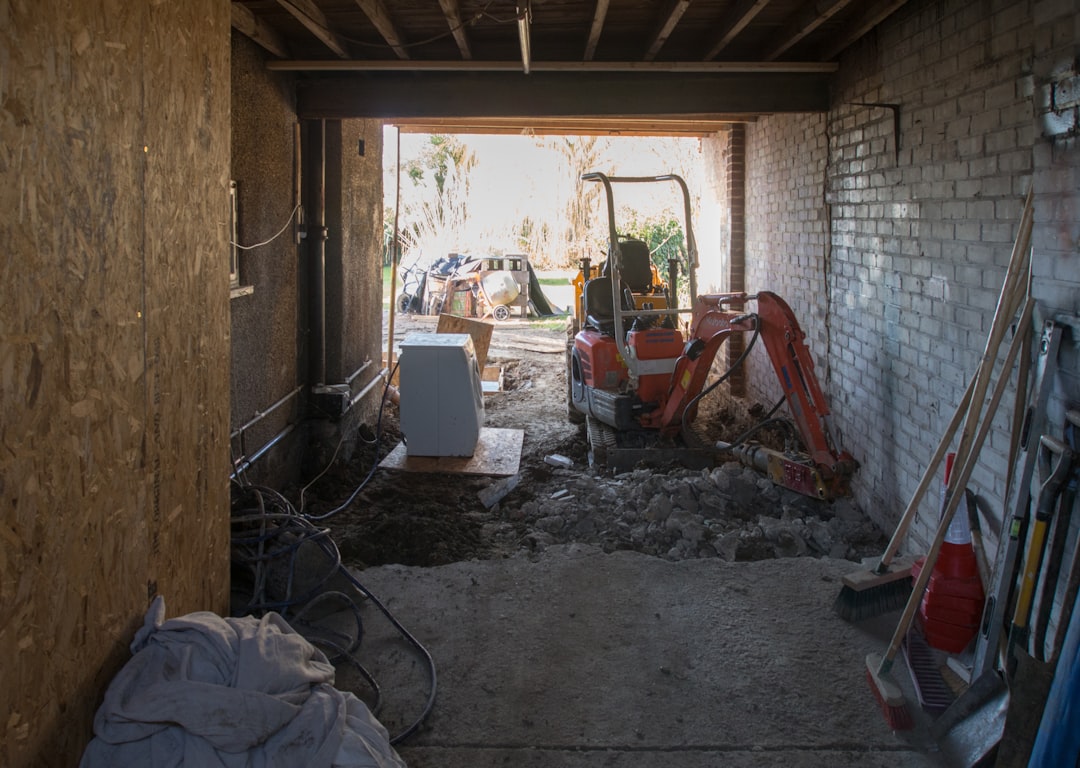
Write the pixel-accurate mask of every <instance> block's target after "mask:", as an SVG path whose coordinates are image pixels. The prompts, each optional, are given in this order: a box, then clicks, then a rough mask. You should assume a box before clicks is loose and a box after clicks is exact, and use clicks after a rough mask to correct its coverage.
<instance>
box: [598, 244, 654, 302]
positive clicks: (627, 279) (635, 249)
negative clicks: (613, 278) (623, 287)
mask: <svg viewBox="0 0 1080 768" xmlns="http://www.w3.org/2000/svg"><path fill="white" fill-rule="evenodd" d="M619 251H620V252H621V253H622V261H621V262H620V264H619V277H620V278H621V279H622V281H623V282H624V283H626V284H627V285H628V286H630V290H632V291H633V292H634V293H650V292H651V291H652V287H653V273H652V261H651V260H650V259H649V246H648V244H647V243H646V242H645V241H644V240H623V241H622V242H621V243H619ZM608 261H610V259H609V260H608ZM604 274H605V275H606V274H608V262H604Z"/></svg>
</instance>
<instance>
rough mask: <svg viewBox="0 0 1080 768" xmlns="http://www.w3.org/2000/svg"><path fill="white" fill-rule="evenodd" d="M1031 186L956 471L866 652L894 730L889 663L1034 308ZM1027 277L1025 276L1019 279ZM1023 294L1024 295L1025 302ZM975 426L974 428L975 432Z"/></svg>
mask: <svg viewBox="0 0 1080 768" xmlns="http://www.w3.org/2000/svg"><path fill="white" fill-rule="evenodd" d="M1032 199H1033V198H1032V191H1031V190H1028V194H1027V199H1026V200H1025V201H1024V211H1023V214H1022V215H1021V217H1020V229H1019V233H1018V234H1017V238H1016V242H1015V244H1014V245H1013V253H1012V258H1011V259H1010V261H1009V269H1008V271H1007V272H1006V274H1005V282H1004V284H1003V285H1002V287H1001V295H1000V297H999V298H998V304H997V308H996V310H995V312H994V320H993V323H992V324H991V326H990V333H989V336H988V337H987V340H986V348H985V349H984V350H983V355H982V359H981V360H980V361H979V365H978V368H977V369H976V373H975V378H974V381H973V386H972V387H971V388H970V390H971V402H970V404H969V407H968V410H967V414H966V417H965V419H964V429H963V432H962V433H961V435H960V445H959V447H958V448H957V451H956V462H957V464H958V465H959V466H960V469H959V471H956V472H954V473H953V476H952V477H951V478H950V482H949V483H948V485H947V488H946V491H945V508H944V509H943V510H942V513H941V521H940V522H939V523H938V527H937V531H936V532H935V534H934V540H933V542H932V543H931V545H930V551H929V552H927V553H926V562H925V563H924V565H923V567H922V570H921V571H920V572H919V577H918V578H917V579H916V580H915V583H914V584H913V585H912V587H911V595H910V596H909V597H908V600H907V605H906V606H905V607H904V612H903V614H902V615H901V617H900V622H899V623H898V624H897V626H896V631H895V632H894V633H893V637H892V640H891V641H890V643H889V647H888V649H887V650H886V651H885V654H884V655H880V654H877V653H871V654H869V655H868V656H867V657H866V679H867V682H869V684H870V691H871V693H873V694H874V697H875V698H876V699H877V702H878V705H879V706H880V707H881V712H882V714H883V715H884V716H885V721H886V722H887V723H888V724H889V725H890V726H891V727H892V728H893V729H894V730H906V729H910V728H911V727H912V726H913V720H912V717H911V712H910V711H909V710H908V708H907V704H906V702H905V701H904V695H903V693H902V692H901V690H900V687H899V686H898V685H897V684H896V682H895V681H894V680H893V679H892V678H891V676H890V672H891V670H892V666H893V662H894V661H895V660H896V655H897V653H898V652H899V651H900V645H901V643H903V641H904V637H905V635H907V632H908V630H909V629H910V628H911V624H912V621H914V619H915V612H916V610H917V609H918V607H919V603H920V602H921V601H922V597H923V592H924V591H925V590H926V585H927V583H928V582H929V580H930V575H931V572H932V571H933V569H934V563H935V562H937V557H938V553H939V552H940V551H941V547H942V545H943V544H944V542H945V534H946V532H947V531H948V530H949V525H950V524H951V523H952V519H953V515H954V514H955V513H956V510H957V508H958V507H959V506H960V500H961V499H963V498H964V492H963V489H964V488H967V483H968V480H969V479H970V478H971V473H972V471H973V470H974V469H975V464H976V463H977V462H978V458H979V451H980V450H981V449H982V445H983V443H984V442H985V441H986V436H987V435H988V434H989V432H990V427H991V425H992V422H993V416H994V413H995V412H996V411H997V408H998V405H999V404H1000V403H1001V398H1002V397H1003V396H1004V395H1005V390H1006V389H1007V385H1008V380H1009V375H1008V374H1009V371H1011V369H1012V367H1013V365H1014V364H1015V362H1016V358H1017V355H1018V354H1019V352H1020V348H1021V347H1022V346H1023V337H1024V335H1025V334H1027V333H1029V327H1028V326H1029V325H1030V323H1031V315H1032V312H1033V311H1034V308H1035V301H1034V299H1032V298H1031V297H1030V291H1029V283H1030V275H1029V272H1030V267H1031V251H1030V244H1031V227H1032V219H1033V210H1032V208H1033V205H1032ZM1025 277H1028V280H1025V279H1024V278H1025ZM1025 296H1027V300H1026V301H1025V300H1024V299H1025ZM1022 302H1023V307H1024V308H1023V312H1022V313H1021V317H1020V320H1019V322H1018V324H1017V332H1016V335H1015V336H1014V337H1013V339H1012V342H1011V343H1010V344H1009V351H1008V354H1007V356H1006V358H1005V363H1004V365H1003V366H1002V369H1001V370H1002V375H1001V376H1000V378H999V379H998V382H997V385H996V386H995V387H994V392H993V395H992V396H991V398H990V402H989V404H988V405H987V408H986V416H985V418H982V420H981V422H980V415H981V413H982V409H981V406H982V404H983V402H984V401H985V399H986V393H987V390H988V389H989V388H990V379H991V377H992V375H993V371H994V362H995V361H996V360H997V354H998V350H999V348H1000V347H1001V342H1002V340H1003V339H1004V338H1005V334H1006V332H1007V331H1008V328H1009V325H1010V323H1011V321H1012V319H1013V317H1014V316H1015V315H1016V310H1017V308H1018V307H1019V306H1020V305H1021V303H1022ZM976 427H978V432H977V433H976Z"/></svg>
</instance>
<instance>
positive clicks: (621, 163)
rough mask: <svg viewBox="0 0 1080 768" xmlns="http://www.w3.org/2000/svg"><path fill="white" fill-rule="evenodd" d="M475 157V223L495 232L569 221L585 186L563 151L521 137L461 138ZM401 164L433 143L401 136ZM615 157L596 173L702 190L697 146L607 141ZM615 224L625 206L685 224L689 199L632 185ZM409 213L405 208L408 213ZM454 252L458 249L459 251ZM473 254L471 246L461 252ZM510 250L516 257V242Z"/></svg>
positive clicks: (671, 190)
mask: <svg viewBox="0 0 1080 768" xmlns="http://www.w3.org/2000/svg"><path fill="white" fill-rule="evenodd" d="M457 138H458V139H459V140H460V141H462V143H464V144H465V145H466V146H467V147H468V148H469V149H470V150H471V151H472V152H473V154H474V155H475V157H476V160H477V162H476V166H475V167H474V168H473V170H472V171H471V173H470V197H469V203H468V210H469V212H470V219H472V218H475V219H477V220H478V222H482V226H484V227H486V228H487V229H488V230H491V229H497V228H499V227H500V226H501V225H512V224H514V223H517V222H520V221H522V220H523V218H525V217H526V216H528V217H530V218H532V219H533V220H534V221H545V222H546V221H552V220H553V219H557V218H558V217H560V216H562V215H563V211H564V209H565V201H566V200H568V199H569V198H570V196H572V195H574V194H577V191H578V190H580V189H581V185H582V184H583V183H585V182H582V181H580V180H579V179H576V178H570V176H571V174H570V171H569V169H568V168H566V166H565V163H564V161H562V157H561V155H560V154H559V153H558V152H555V151H553V150H551V149H549V148H546V147H541V146H538V142H537V139H535V138H533V137H531V136H517V135H460V136H458V137H457ZM397 140H398V136H397V130H396V129H395V128H393V127H390V126H388V127H387V128H385V129H384V159H383V166H384V168H385V169H386V171H387V173H386V184H385V194H386V205H387V206H388V207H390V208H392V207H393V205H394V198H395V186H394V178H395V173H394V166H395V157H396V146H397ZM400 141H401V161H402V165H403V166H404V165H405V164H406V163H407V162H408V161H409V160H411V159H414V158H416V157H419V156H420V154H421V153H422V151H423V148H424V147H425V146H428V145H429V144H430V137H429V136H428V135H426V134H413V133H402V134H401V136H400ZM603 143H604V144H605V145H606V147H607V149H608V151H606V152H605V153H604V154H603V156H602V157H603V159H602V160H600V161H598V163H599V165H598V167H596V168H593V169H592V170H596V171H601V172H603V173H607V174H608V175H623V176H658V175H662V174H666V173H677V174H679V175H680V176H682V177H683V178H684V179H685V180H686V181H687V183H688V184H689V185H690V187H691V190H692V191H693V190H694V188H695V184H696V180H697V177H698V176H699V174H698V166H699V165H700V160H701V156H700V154H699V142H698V140H697V139H654V138H636V137H612V138H609V139H605V140H604V142H603ZM408 189H409V186H408V180H407V179H405V183H404V184H403V185H402V193H403V195H406V194H408ZM614 194H615V202H616V218H617V219H618V218H619V211H620V210H621V209H622V208H623V207H624V206H625V207H629V208H633V209H635V210H637V211H638V212H640V213H641V214H643V215H648V214H649V213H660V212H662V211H663V210H664V209H670V210H674V211H678V212H679V214H680V215H679V218H680V219H681V208H682V197H681V193H680V191H679V189H678V187H677V186H676V185H675V184H628V185H618V186H616V187H615V190H614ZM403 210H404V206H403ZM443 247H448V248H449V249H450V250H454V247H449V246H443ZM456 248H457V249H460V250H461V251H468V250H469V248H470V246H469V244H467V243H462V244H459V245H458V246H456ZM506 248H508V249H510V250H513V249H514V246H513V244H511V243H507V244H506Z"/></svg>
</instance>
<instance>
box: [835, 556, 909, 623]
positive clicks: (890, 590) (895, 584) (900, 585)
mask: <svg viewBox="0 0 1080 768" xmlns="http://www.w3.org/2000/svg"><path fill="white" fill-rule="evenodd" d="M913 563H914V559H913V558H909V557H898V558H896V559H894V560H893V561H892V562H891V563H890V564H889V565H887V566H881V565H878V566H876V567H870V568H864V569H862V570H858V571H854V572H852V573H849V574H846V575H845V576H844V578H843V586H842V587H841V589H840V594H839V595H837V596H836V601H835V602H834V603H833V610H835V611H836V613H837V615H838V616H839V617H840V618H842V619H843V620H844V621H865V620H866V619H872V618H874V617H875V616H881V615H882V614H885V613H890V612H892V611H898V610H900V609H901V608H903V607H904V606H905V605H907V601H908V598H909V597H911V567H912V564H913Z"/></svg>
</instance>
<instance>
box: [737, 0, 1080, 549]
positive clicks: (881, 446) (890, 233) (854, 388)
mask: <svg viewBox="0 0 1080 768" xmlns="http://www.w3.org/2000/svg"><path fill="white" fill-rule="evenodd" d="M1075 18H1076V8H1075V2H1074V0H1039V1H1038V2H1004V1H1003V0H1002V1H997V0H995V1H994V2H990V3H969V2H966V0H942V1H940V2H934V1H933V0H913V1H912V2H910V3H908V4H907V5H905V6H904V7H903V8H902V9H901V10H900V11H898V12H897V13H896V14H894V15H893V17H891V18H890V19H888V20H887V21H886V22H884V23H883V24H882V25H880V26H879V28H878V29H877V30H875V32H874V33H872V38H873V44H870V42H869V41H866V42H864V43H860V44H856V45H855V46H853V47H852V49H850V50H849V51H847V52H845V53H844V55H843V57H842V59H841V69H840V72H839V73H838V74H837V76H836V78H835V84H834V98H833V108H832V109H831V111H830V112H829V113H828V114H827V115H798V116H775V117H768V118H764V119H761V120H759V121H758V122H756V123H752V124H749V125H748V127H747V166H746V167H747V178H748V185H747V186H748V198H747V288H748V290H750V291H756V290H763V289H769V290H774V291H776V292H777V293H779V294H780V295H782V296H783V297H784V298H785V299H787V300H788V301H789V303H790V304H791V305H792V307H793V309H794V310H795V313H796V315H797V317H798V319H799V321H800V323H801V324H802V325H803V328H804V330H805V331H806V332H807V338H808V342H809V344H810V347H811V350H812V352H813V354H814V357H815V360H816V361H817V372H818V377H819V379H820V380H821V382H822V384H823V386H824V387H825V389H826V393H827V395H828V397H829V399H830V403H831V406H832V410H833V412H834V418H835V421H836V424H837V426H838V427H839V429H840V431H841V434H842V435H843V441H844V446H845V447H846V448H848V449H849V450H851V451H852V452H853V453H854V454H855V456H856V457H857V458H858V459H859V460H860V461H861V462H862V465H863V466H862V468H861V469H860V471H859V473H858V478H857V482H856V489H855V490H856V495H857V499H858V501H859V502H860V503H861V505H862V506H863V508H864V509H865V510H867V512H868V513H870V514H871V515H872V516H873V517H874V518H875V520H876V521H877V522H879V523H880V524H882V525H883V526H885V527H886V528H891V526H892V525H893V524H894V523H895V521H896V519H897V517H898V515H899V513H900V512H901V511H902V509H903V507H904V506H905V503H906V501H907V499H908V498H910V495H911V493H912V492H913V491H914V488H915V486H916V484H917V482H918V479H919V477H920V476H921V474H922V472H923V468H924V467H925V464H926V461H927V459H928V458H929V456H930V454H931V453H932V452H933V449H934V447H935V446H936V445H937V443H938V440H939V439H940V436H941V433H942V430H943V429H944V427H945V425H946V423H947V422H948V420H949V418H950V417H951V416H952V413H953V411H954V409H955V407H956V404H957V402H958V401H959V399H960V396H961V394H962V393H963V390H964V387H965V386H966V384H967V382H968V380H969V379H970V377H971V376H972V375H973V373H974V370H975V368H976V365H977V362H978V360H979V358H980V356H981V353H982V350H983V348H984V346H985V343H986V335H987V332H988V330H989V327H990V322H991V318H992V315H993V313H994V310H995V308H996V306H997V302H998V297H999V293H1000V290H1001V284H1002V281H1003V279H1004V275H1005V269H1006V266H1007V264H1008V261H1009V258H1010V255H1011V252H1012V246H1013V241H1014V238H1015V235H1016V231H1017V224H1018V219H1019V216H1020V210H1021V207H1022V202H1023V197H1024V195H1025V193H1026V192H1027V189H1028V188H1029V186H1030V185H1031V184H1032V183H1034V185H1035V189H1036V194H1037V198H1036V231H1035V234H1034V241H1033V242H1034V259H1033V261H1034V267H1033V269H1034V290H1035V295H1036V298H1037V299H1038V300H1039V302H1040V308H1041V309H1042V310H1043V312H1044V313H1045V314H1048V315H1050V316H1052V315H1053V314H1054V313H1060V312H1064V313H1071V314H1078V315H1080V223H1078V219H1080V159H1078V156H1080V149H1078V143H1080V142H1078V141H1077V125H1080V116H1078V115H1077V114H1076V112H1077V110H1080V104H1078V102H1077V99H1076V98H1074V95H1075V94H1076V92H1077V91H1080V87H1077V85H1076V84H1077V82H1078V81H1077V77H1076V72H1075V71H1074V69H1075V52H1076V48H1077V46H1078V45H1080V39H1078V38H1080V28H1078V26H1077V25H1076V22H1075ZM855 102H887V103H895V104H898V105H900V110H901V112H900V115H901V136H900V158H899V163H897V162H896V159H895V154H894V152H895V144H894V141H895V137H894V136H893V135H892V115H891V114H890V113H889V111H888V110H884V109H870V108H866V107H859V106H855ZM1070 110H1071V111H1070ZM1048 131H1050V132H1048ZM1053 131H1057V133H1053ZM826 201H827V204H826ZM830 217H831V225H830ZM826 235H828V239H827V240H826ZM826 316H827V317H828V320H829V322H828V323H826V322H825V318H826ZM1066 347H1068V348H1067V349H1066V350H1065V351H1064V352H1063V353H1062V356H1061V362H1062V365H1063V372H1062V374H1061V375H1060V376H1059V377H1058V383H1057V385H1056V395H1055V402H1054V403H1053V404H1052V406H1051V418H1052V419H1056V420H1057V421H1056V423H1057V424H1060V423H1061V419H1062V418H1063V412H1064V409H1065V407H1066V406H1067V405H1070V404H1071V405H1072V406H1074V407H1075V406H1076V405H1077V404H1078V403H1080V374H1078V373H1077V369H1078V361H1077V352H1076V350H1075V348H1073V347H1071V346H1070V345H1066ZM1003 353H1004V350H1002V356H1003ZM772 376H773V374H772V373H771V370H769V368H768V367H767V363H766V362H765V361H764V359H763V357H761V356H758V357H755V358H753V360H752V372H751V378H750V382H751V392H753V393H755V394H756V395H757V398H758V399H760V400H761V401H762V402H766V401H771V400H773V399H775V397H777V396H778V393H779V390H778V388H777V387H776V385H775V383H774V382H773V381H772ZM1005 403H1006V404H1008V407H1006V408H1003V409H1002V412H1001V413H999V415H998V417H997V419H995V422H994V431H993V433H992V434H991V437H990V439H989V440H988V441H987V445H986V446H985V447H984V449H983V452H982V461H981V464H980V466H979V467H978V469H977V470H976V472H975V473H974V475H973V480H972V485H973V487H975V489H976V490H977V491H978V492H979V493H980V494H981V495H983V496H984V497H985V498H986V499H987V500H988V502H989V503H990V505H991V507H993V509H994V510H995V512H996V513H997V514H998V515H1000V513H1001V508H1002V506H1003V502H1002V499H1001V496H1002V494H1003V492H1004V477H1005V473H1006V469H1007V453H1008V432H1009V428H1010V424H1009V418H1008V417H1009V413H1008V411H1009V408H1010V407H1011V394H1010V395H1007V396H1006V400H1005ZM934 494H936V490H935V492H934ZM934 494H932V497H934V498H936V496H934ZM932 507H933V504H932V503H931V504H929V505H927V507H924V513H923V515H922V519H921V520H920V521H918V523H917V524H916V526H915V528H914V529H913V533H912V538H913V539H914V541H913V548H914V549H919V547H920V546H923V545H925V543H926V542H927V541H928V539H929V538H930V537H931V535H932V530H933V517H934V510H933V509H932ZM990 543H991V545H993V541H992V540H991V542H990Z"/></svg>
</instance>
